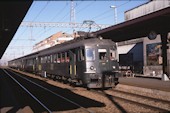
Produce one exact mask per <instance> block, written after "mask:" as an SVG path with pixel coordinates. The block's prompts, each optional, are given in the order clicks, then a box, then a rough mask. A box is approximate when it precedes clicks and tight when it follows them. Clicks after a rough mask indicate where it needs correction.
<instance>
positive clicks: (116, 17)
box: [110, 6, 117, 25]
mask: <svg viewBox="0 0 170 113" xmlns="http://www.w3.org/2000/svg"><path fill="white" fill-rule="evenodd" d="M110 8H115V25H116V24H117V7H116V6H110Z"/></svg>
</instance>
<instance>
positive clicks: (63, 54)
mask: <svg viewBox="0 0 170 113" xmlns="http://www.w3.org/2000/svg"><path fill="white" fill-rule="evenodd" d="M62 62H65V52H64V53H62Z"/></svg>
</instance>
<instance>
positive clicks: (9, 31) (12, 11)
mask: <svg viewBox="0 0 170 113" xmlns="http://www.w3.org/2000/svg"><path fill="white" fill-rule="evenodd" d="M32 2H33V1H32V0H26V1H19V0H18V1H15V0H14V1H12V0H9V1H8V0H7V1H1V2H0V46H1V47H0V59H1V57H2V55H3V53H4V52H5V50H6V48H7V47H8V45H9V43H10V41H11V40H12V38H13V36H14V34H15V33H16V31H17V29H18V27H19V25H20V23H21V22H22V20H23V18H24V16H25V15H26V13H27V11H28V9H29V7H30V6H31V4H32Z"/></svg>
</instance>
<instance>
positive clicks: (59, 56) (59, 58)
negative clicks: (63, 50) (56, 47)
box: [57, 53, 61, 63]
mask: <svg viewBox="0 0 170 113" xmlns="http://www.w3.org/2000/svg"><path fill="white" fill-rule="evenodd" d="M57 56H58V59H57V63H60V60H61V55H60V53H58V54H57Z"/></svg>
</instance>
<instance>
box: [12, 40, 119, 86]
mask: <svg viewBox="0 0 170 113" xmlns="http://www.w3.org/2000/svg"><path fill="white" fill-rule="evenodd" d="M9 66H10V67H14V68H19V69H21V70H24V71H29V72H33V73H38V74H41V75H42V76H44V77H46V75H47V76H50V77H53V78H54V77H57V76H59V77H61V78H65V79H71V80H76V81H78V82H80V81H81V82H82V83H83V84H84V85H86V86H87V87H89V88H101V87H114V86H115V84H117V83H118V79H117V78H118V77H116V76H117V75H119V73H118V70H119V69H118V67H119V65H118V62H117V48H116V44H115V43H114V42H112V41H111V40H109V39H99V38H90V39H76V40H73V41H69V42H66V43H63V44H60V45H56V46H54V47H51V48H48V49H45V50H41V51H39V52H36V53H33V54H30V55H27V56H24V57H21V58H18V59H15V60H12V61H9Z"/></svg>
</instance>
